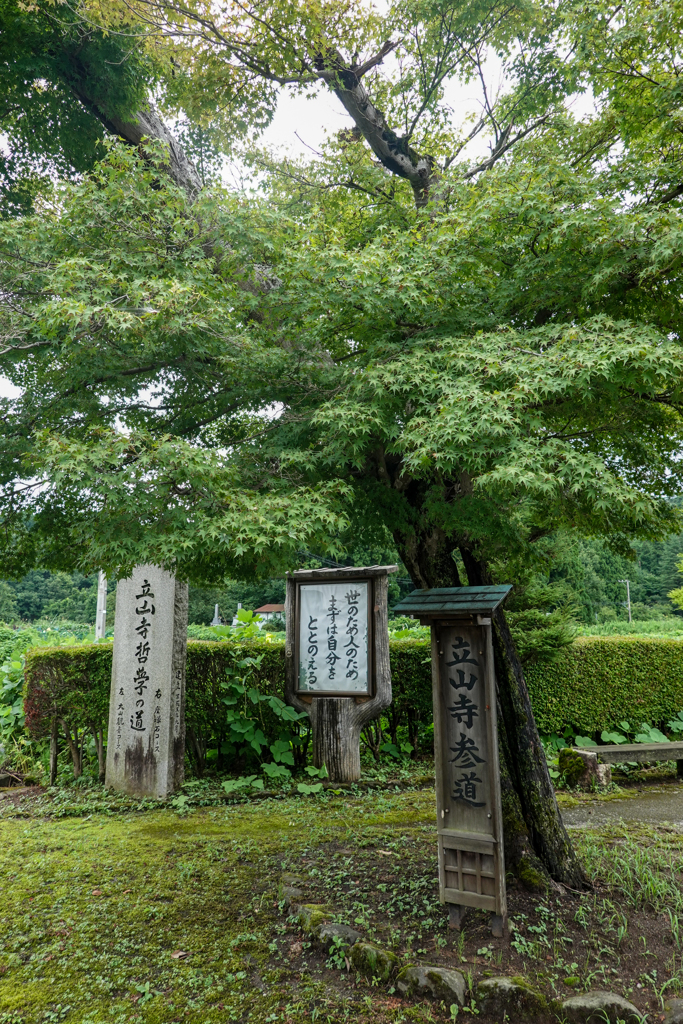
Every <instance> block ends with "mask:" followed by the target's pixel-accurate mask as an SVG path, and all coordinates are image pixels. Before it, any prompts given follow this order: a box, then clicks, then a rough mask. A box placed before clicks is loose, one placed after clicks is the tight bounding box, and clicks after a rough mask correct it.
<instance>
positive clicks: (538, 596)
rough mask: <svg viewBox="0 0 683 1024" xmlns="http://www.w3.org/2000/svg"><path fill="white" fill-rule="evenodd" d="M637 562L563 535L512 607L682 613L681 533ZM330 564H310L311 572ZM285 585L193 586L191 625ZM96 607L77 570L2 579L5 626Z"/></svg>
mask: <svg viewBox="0 0 683 1024" xmlns="http://www.w3.org/2000/svg"><path fill="white" fill-rule="evenodd" d="M633 549H634V554H635V558H634V559H633V560H630V559H627V558H624V557H623V556H621V555H619V554H616V553H615V552H614V551H611V550H610V548H609V547H608V546H607V545H605V544H604V543H603V542H601V541H599V540H591V539H590V538H582V537H572V536H570V535H562V536H560V537H557V538H554V543H553V545H552V546H551V548H550V552H549V555H548V559H547V562H546V564H545V566H544V568H545V570H546V571H545V572H544V573H542V574H541V575H540V583H541V584H542V585H541V586H539V585H538V583H539V576H537V575H534V580H535V583H536V585H535V586H532V587H531V589H529V580H528V577H527V578H526V579H520V581H519V583H520V584H521V593H520V595H519V597H518V598H517V600H516V601H515V600H514V599H513V603H512V607H513V608H514V607H515V606H517V607H521V608H523V609H524V610H525V611H528V610H530V609H534V608H537V609H538V611H539V612H541V613H542V614H543V615H545V614H546V613H548V612H553V611H555V610H557V609H558V608H559V609H562V610H564V612H565V621H576V622H577V623H584V624H587V625H590V624H592V623H594V622H595V621H596V618H597V621H598V622H603V621H609V620H611V619H624V618H626V588H625V586H624V584H623V582H622V580H624V579H628V580H629V581H630V585H631V607H632V614H633V617H634V619H641V620H650V619H657V618H659V617H661V616H662V615H664V616H666V615H672V614H677V613H679V609H678V608H677V607H676V606H675V605H674V604H672V602H671V601H670V600H669V598H668V596H667V595H668V594H669V592H670V591H672V590H675V589H676V588H678V587H679V586H680V584H681V573H680V571H679V569H678V564H679V563H680V560H681V557H683V534H676V535H674V536H671V537H667V538H666V539H665V540H663V541H636V542H634V545H633ZM397 560H398V555H397V553H396V551H392V550H391V549H390V548H388V549H386V550H368V551H365V550H359V551H354V552H351V553H350V555H349V556H348V557H347V558H346V559H345V560H344V562H343V563H340V564H345V565H362V564H375V563H379V562H380V561H381V562H384V563H392V562H395V561H397ZM327 561H329V560H328V559H326V560H321V559H315V558H314V557H308V558H306V559H305V562H306V564H308V565H312V566H313V565H316V566H317V565H323V564H325V562H327ZM398 577H399V580H398V581H397V580H396V578H395V577H392V578H391V582H392V592H391V596H390V603H391V602H393V603H394V604H395V603H396V602H397V601H398V600H399V599H400V596H401V595H402V594H405V593H406V592H408V591H409V590H410V589H411V586H412V585H411V584H410V583H409V581H408V579H407V575H406V570H405V569H404V568H403V567H401V569H400V570H399V573H398ZM115 587H116V584H115V583H113V582H110V584H109V598H108V602H107V604H108V622H109V624H110V625H113V622H114V606H115ZM284 599H285V584H284V578H282V577H272V578H270V579H264V580H258V581H253V582H251V583H250V582H245V581H243V580H228V581H226V582H225V583H224V584H222V585H221V586H217V587H199V586H191V587H190V615H189V621H190V622H191V623H195V624H197V625H208V623H210V622H211V620H212V618H213V615H214V608H215V605H216V604H218V605H219V612H220V615H221V617H222V618H223V619H224V620H225V621H230V620H231V619H232V617H233V616H234V615H235V613H236V611H237V606H238V604H241V605H242V607H244V608H246V609H252V610H253V609H254V608H258V607H260V606H261V605H264V604H283V603H284ZM96 606H97V574H96V573H92V574H90V575H85V574H83V573H81V572H78V571H75V572H71V573H66V572H51V571H50V570H48V569H32V570H31V571H30V572H28V573H26V575H24V576H23V577H22V578H21V579H19V580H0V622H6V623H14V622H32V621H35V620H37V619H58V620H67V621H71V622H79V623H87V622H91V621H94V618H95V609H96Z"/></svg>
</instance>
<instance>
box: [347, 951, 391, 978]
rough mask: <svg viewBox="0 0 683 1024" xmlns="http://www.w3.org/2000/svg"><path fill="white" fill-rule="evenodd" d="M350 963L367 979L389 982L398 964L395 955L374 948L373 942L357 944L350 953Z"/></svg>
mask: <svg viewBox="0 0 683 1024" xmlns="http://www.w3.org/2000/svg"><path fill="white" fill-rule="evenodd" d="M349 962H350V964H351V966H352V967H353V969H354V970H356V971H358V972H359V974H362V975H363V976H364V977H365V978H370V979H372V978H377V979H378V980H379V981H389V978H390V977H391V975H392V974H393V972H394V970H395V968H396V965H397V963H398V961H397V959H396V957H395V956H394V954H393V953H389V952H387V950H386V949H380V948H379V947H378V946H373V945H372V943H371V942H356V944H355V945H354V946H352V947H351V951H350V952H349Z"/></svg>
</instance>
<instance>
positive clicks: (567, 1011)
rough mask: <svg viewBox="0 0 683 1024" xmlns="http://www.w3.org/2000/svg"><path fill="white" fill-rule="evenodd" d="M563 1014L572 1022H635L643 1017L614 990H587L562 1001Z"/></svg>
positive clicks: (583, 1023) (577, 1023)
mask: <svg viewBox="0 0 683 1024" xmlns="http://www.w3.org/2000/svg"><path fill="white" fill-rule="evenodd" d="M561 1012H562V1015H563V1016H564V1017H565V1018H566V1020H568V1021H570V1022H571V1024H605V1022H606V1021H610V1022H611V1024H616V1022H617V1021H625V1022H626V1024H634V1022H635V1021H639V1020H641V1019H642V1017H641V1014H640V1011H639V1010H638V1009H637V1008H636V1007H635V1006H634V1005H633V1003H629V1002H628V1000H627V999H624V998H623V996H618V995H616V993H614V992H600V991H595V992H585V993H584V994H583V995H580V996H572V997H571V999H565V1001H564V1002H563V1003H562V1011H561Z"/></svg>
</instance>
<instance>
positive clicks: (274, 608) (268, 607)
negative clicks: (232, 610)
mask: <svg viewBox="0 0 683 1024" xmlns="http://www.w3.org/2000/svg"><path fill="white" fill-rule="evenodd" d="M284 610H285V606H284V605H283V604H262V605H261V607H260V608H256V609H255V610H254V615H258V614H259V613H260V612H283V611H284Z"/></svg>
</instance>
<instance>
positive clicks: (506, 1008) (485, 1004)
mask: <svg viewBox="0 0 683 1024" xmlns="http://www.w3.org/2000/svg"><path fill="white" fill-rule="evenodd" d="M477 1004H478V1006H479V1009H480V1010H481V1012H482V1013H486V1014H489V1015H491V1016H493V1017H495V1019H496V1020H501V1021H502V1020H506V1019H507V1018H511V1019H514V1018H522V1019H525V1020H526V1019H528V1018H530V1017H534V1016H536V1015H540V1014H547V1013H548V1010H549V1009H550V1008H549V1006H548V1002H547V1000H546V998H545V996H543V995H541V993H540V992H536V991H535V989H533V988H532V987H531V986H530V985H529V984H528V982H526V981H525V980H524V979H523V978H488V979H487V980H486V981H482V982H480V983H479V985H478V987H477ZM603 1024H604V1021H603Z"/></svg>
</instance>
